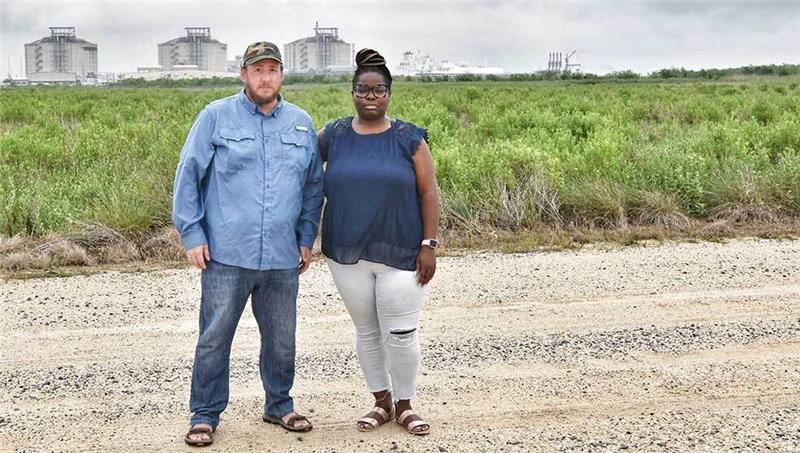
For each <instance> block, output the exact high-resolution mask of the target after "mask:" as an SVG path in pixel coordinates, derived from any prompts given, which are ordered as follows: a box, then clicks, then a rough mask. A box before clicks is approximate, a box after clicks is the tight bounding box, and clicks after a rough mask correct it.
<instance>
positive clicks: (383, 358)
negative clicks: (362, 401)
mask: <svg viewBox="0 0 800 453" xmlns="http://www.w3.org/2000/svg"><path fill="white" fill-rule="evenodd" d="M327 261H328V267H329V268H330V270H331V274H333V280H334V282H335V283H336V288H337V289H338V290H339V294H340V295H341V296H342V299H343V300H344V304H345V306H346V307H347V311H348V312H349V313H350V318H352V320H353V324H354V325H355V328H356V354H357V355H358V361H359V362H360V363H361V369H362V370H363V371H364V376H365V378H366V380H367V389H368V390H369V391H370V392H380V391H383V390H391V391H392V397H393V399H394V401H395V402H396V401H398V400H407V399H411V398H413V397H414V395H415V393H416V387H417V371H418V370H419V333H418V327H419V314H420V310H421V309H422V302H423V300H424V298H425V288H424V287H422V286H420V285H418V284H417V277H416V272H414V271H406V270H402V269H396V268H394V267H390V266H387V265H385V264H380V263H373V262H371V261H365V260H360V261H358V262H357V263H356V264H339V263H337V262H335V261H333V260H331V259H328V260H327Z"/></svg>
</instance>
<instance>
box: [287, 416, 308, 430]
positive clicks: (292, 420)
mask: <svg viewBox="0 0 800 453" xmlns="http://www.w3.org/2000/svg"><path fill="white" fill-rule="evenodd" d="M302 420H305V421H308V419H307V418H306V417H305V416H304V415H300V414H294V415H292V416H291V417H289V420H287V421H286V424H287V425H289V426H291V427H292V428H294V427H295V426H296V425H297V423H296V422H299V421H302Z"/></svg>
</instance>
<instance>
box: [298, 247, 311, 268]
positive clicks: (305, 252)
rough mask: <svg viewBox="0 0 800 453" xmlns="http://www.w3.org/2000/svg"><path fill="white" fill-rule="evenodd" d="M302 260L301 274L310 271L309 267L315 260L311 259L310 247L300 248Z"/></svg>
mask: <svg viewBox="0 0 800 453" xmlns="http://www.w3.org/2000/svg"><path fill="white" fill-rule="evenodd" d="M300 259H301V260H302V262H301V263H300V273H301V274H302V273H303V272H305V271H307V270H308V266H310V265H311V261H312V260H313V258H312V257H311V249H310V248H308V247H300Z"/></svg>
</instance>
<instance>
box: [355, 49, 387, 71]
mask: <svg viewBox="0 0 800 453" xmlns="http://www.w3.org/2000/svg"><path fill="white" fill-rule="evenodd" d="M369 66H373V67H374V66H386V59H385V58H383V55H381V54H379V53H378V52H377V51H375V50H372V49H361V50H359V51H358V53H357V54H356V67H359V68H364V67H369Z"/></svg>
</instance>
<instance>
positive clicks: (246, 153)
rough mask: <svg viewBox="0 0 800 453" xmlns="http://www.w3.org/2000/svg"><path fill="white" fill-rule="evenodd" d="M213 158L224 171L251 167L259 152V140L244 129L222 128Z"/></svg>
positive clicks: (230, 171) (235, 170)
mask: <svg viewBox="0 0 800 453" xmlns="http://www.w3.org/2000/svg"><path fill="white" fill-rule="evenodd" d="M219 137H220V138H219V143H218V145H219V146H218V148H217V152H216V155H215V160H216V161H217V164H218V166H219V167H220V169H222V170H223V171H225V172H228V173H232V172H237V171H239V170H244V169H248V168H253V167H254V166H255V165H256V163H257V162H258V156H259V154H260V152H261V140H258V137H256V134H255V133H253V132H251V131H248V130H246V129H234V128H222V129H220V131H219Z"/></svg>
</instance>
